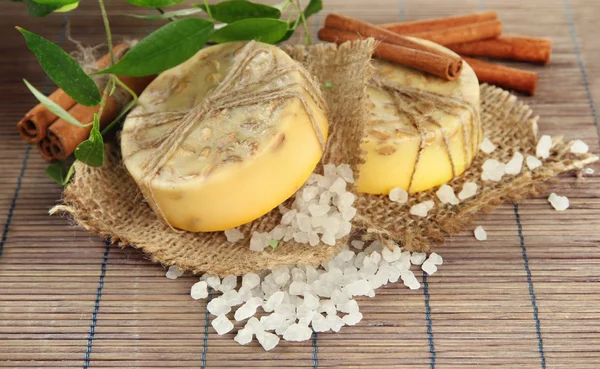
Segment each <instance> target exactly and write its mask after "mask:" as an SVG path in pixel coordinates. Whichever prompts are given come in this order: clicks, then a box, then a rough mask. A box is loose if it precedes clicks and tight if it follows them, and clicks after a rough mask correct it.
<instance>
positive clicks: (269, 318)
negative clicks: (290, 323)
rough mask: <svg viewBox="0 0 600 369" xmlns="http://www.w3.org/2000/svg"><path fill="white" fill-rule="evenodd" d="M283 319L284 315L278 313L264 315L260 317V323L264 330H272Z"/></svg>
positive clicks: (280, 323)
mask: <svg viewBox="0 0 600 369" xmlns="http://www.w3.org/2000/svg"><path fill="white" fill-rule="evenodd" d="M284 321H285V316H284V315H283V314H279V313H273V314H270V315H265V316H263V317H261V318H260V323H261V324H262V327H263V329H264V330H265V331H272V330H274V329H275V328H277V327H279V326H280V325H282V324H283V322H284Z"/></svg>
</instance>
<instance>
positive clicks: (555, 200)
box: [548, 192, 569, 211]
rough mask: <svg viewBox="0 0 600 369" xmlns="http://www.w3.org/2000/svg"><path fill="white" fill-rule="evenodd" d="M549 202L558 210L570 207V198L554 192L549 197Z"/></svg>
mask: <svg viewBox="0 0 600 369" xmlns="http://www.w3.org/2000/svg"><path fill="white" fill-rule="evenodd" d="M548 202H550V204H551V205H552V207H553V208H554V209H556V211H565V210H567V209H568V208H569V199H568V198H567V197H566V196H559V195H557V194H555V193H554V192H552V193H551V194H550V197H548Z"/></svg>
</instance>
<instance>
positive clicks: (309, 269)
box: [306, 265, 321, 284]
mask: <svg viewBox="0 0 600 369" xmlns="http://www.w3.org/2000/svg"><path fill="white" fill-rule="evenodd" d="M319 275H321V272H319V271H318V270H317V269H316V268H315V267H313V266H311V265H307V266H306V283H308V284H312V283H313V282H314V281H316V280H317V279H319Z"/></svg>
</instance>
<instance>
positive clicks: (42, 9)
mask: <svg viewBox="0 0 600 369" xmlns="http://www.w3.org/2000/svg"><path fill="white" fill-rule="evenodd" d="M18 1H19V2H22V3H24V4H25V6H26V7H27V11H28V12H29V15H30V16H32V17H45V16H47V15H48V14H52V12H53V11H55V10H56V9H58V8H59V7H60V6H52V5H42V4H38V3H36V2H35V1H33V0H22V1H21V0H18Z"/></svg>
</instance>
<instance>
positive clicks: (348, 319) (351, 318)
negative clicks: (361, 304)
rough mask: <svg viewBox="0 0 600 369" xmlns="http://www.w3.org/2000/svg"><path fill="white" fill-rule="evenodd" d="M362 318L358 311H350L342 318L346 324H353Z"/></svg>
mask: <svg viewBox="0 0 600 369" xmlns="http://www.w3.org/2000/svg"><path fill="white" fill-rule="evenodd" d="M362 318H363V315H362V314H361V313H360V312H358V311H357V312H354V313H350V314H348V315H346V316H344V317H343V318H342V320H343V321H344V323H346V325H355V324H358V322H360V321H361V320H362Z"/></svg>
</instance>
